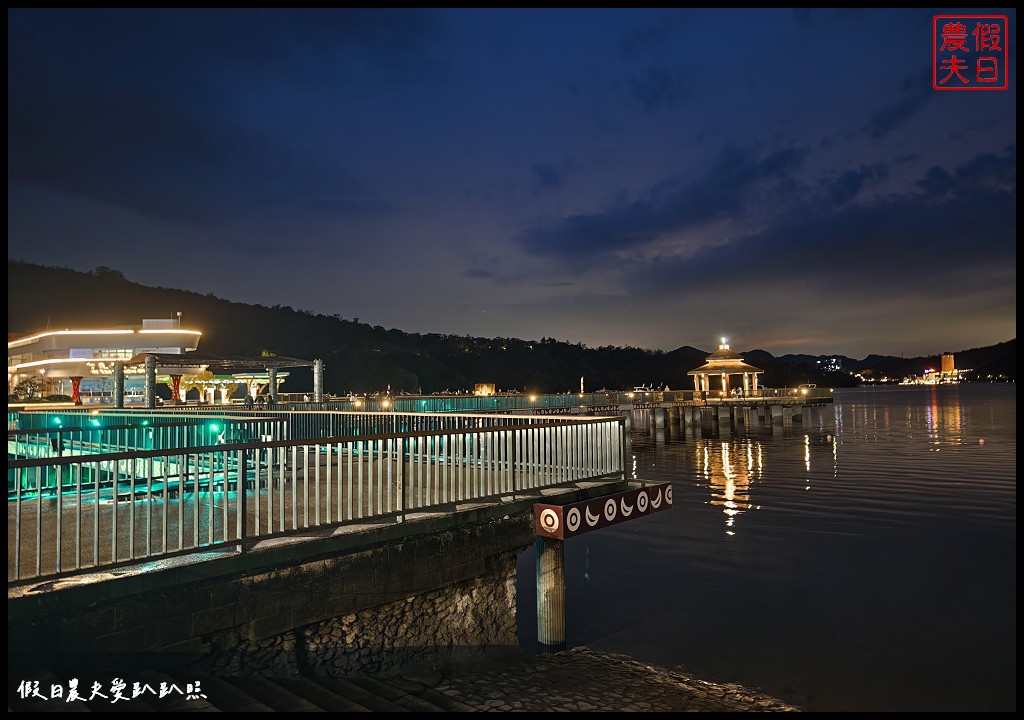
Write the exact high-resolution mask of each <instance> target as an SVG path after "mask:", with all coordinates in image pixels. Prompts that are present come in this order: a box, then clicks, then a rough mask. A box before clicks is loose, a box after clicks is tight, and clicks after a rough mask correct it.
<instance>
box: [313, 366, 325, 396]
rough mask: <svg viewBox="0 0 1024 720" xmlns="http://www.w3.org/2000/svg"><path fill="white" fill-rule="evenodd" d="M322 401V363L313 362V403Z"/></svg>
mask: <svg viewBox="0 0 1024 720" xmlns="http://www.w3.org/2000/svg"><path fill="white" fill-rule="evenodd" d="M323 401H324V361H323V360H314V361H313V402H316V403H321V402H323Z"/></svg>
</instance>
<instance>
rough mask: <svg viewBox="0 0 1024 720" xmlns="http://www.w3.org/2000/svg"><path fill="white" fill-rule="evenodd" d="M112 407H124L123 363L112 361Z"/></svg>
mask: <svg viewBox="0 0 1024 720" xmlns="http://www.w3.org/2000/svg"><path fill="white" fill-rule="evenodd" d="M114 407H115V408H117V409H119V410H120V409H121V408H123V407H124V363H119V362H118V363H114Z"/></svg>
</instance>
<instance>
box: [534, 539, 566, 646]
mask: <svg viewBox="0 0 1024 720" xmlns="http://www.w3.org/2000/svg"><path fill="white" fill-rule="evenodd" d="M533 546H534V550H535V552H536V556H537V641H538V642H539V643H540V647H541V650H542V651H544V652H558V651H560V650H564V649H565V543H564V541H562V540H555V539H552V538H544V537H536V538H534V541H533Z"/></svg>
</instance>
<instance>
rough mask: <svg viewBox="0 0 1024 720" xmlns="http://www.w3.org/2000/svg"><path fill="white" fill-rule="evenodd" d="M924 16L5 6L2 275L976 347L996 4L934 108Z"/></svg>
mask: <svg viewBox="0 0 1024 720" xmlns="http://www.w3.org/2000/svg"><path fill="white" fill-rule="evenodd" d="M951 12H956V11H955V10H954V11H950V10H908V9H895V10H880V9H875V10H828V9H822V10H792V9H790V10H750V9H744V10H663V9H646V10H627V9H612V10H600V9H597V10H595V9H585V10H529V9H528V10H519V9H506V10H488V9H481V10H433V9H425V10H344V9H342V10H298V11H289V10H281V9H277V10H232V11H228V10H206V11H196V10H187V11H179V10H8V96H7V97H8V110H7V115H8V191H7V192H8V205H9V208H8V257H9V258H10V259H15V260H22V261H26V262H33V263H40V264H44V265H55V266H61V267H73V268H76V269H80V270H93V269H95V268H96V267H100V266H106V267H110V268H114V269H116V270H120V271H121V272H123V273H124V274H125V276H126V277H127V278H128V279H129V280H132V281H135V282H139V283H142V284H145V285H153V286H162V287H169V288H180V289H185V290H193V291H196V292H200V293H204V294H205V293H212V294H214V295H217V296H219V297H223V298H225V299H228V300H233V301H236V302H244V303H255V304H261V305H268V306H271V305H287V306H291V307H293V308H295V309H302V310H309V311H313V312H318V313H326V314H332V315H333V314H339V315H341V316H343V317H345V318H349V319H351V318H355V317H358V318H359V319H360V321H361V322H367V323H370V324H371V325H382V326H384V327H386V328H398V329H400V330H404V331H408V332H440V333H456V334H470V335H475V336H484V337H497V336H502V337H518V338H523V339H539V338H541V337H544V336H548V337H554V338H556V339H558V340H566V341H569V342H583V343H584V344H586V345H588V346H591V347H598V346H602V345H635V346H639V347H647V348H662V349H666V350H669V349H673V348H676V347H679V346H682V345H693V346H696V347H700V348H705V349H709V350H713V349H714V347H715V346H716V344H717V342H718V339H719V337H721V336H726V337H728V338H729V341H730V344H731V345H732V347H733V349H736V350H740V351H743V350H749V349H754V348H759V349H764V350H768V351H769V352H773V353H775V354H784V353H790V352H808V353H813V354H819V353H841V354H844V355H848V356H852V357H858V358H860V357H863V356H865V355H867V354H869V353H881V354H887V355H900V354H905V355H907V356H917V355H933V354H938V353H941V352H946V351H951V352H955V351H957V350H962V349H967V348H972V347H979V346H984V345H991V344H995V343H999V342H1003V341H1006V340H1010V339H1012V338H1015V337H1016V328H1017V325H1016V318H1017V315H1016V296H1017V290H1016V288H1017V267H1016V265H1017V255H1016V237H1015V236H1016V191H1017V181H1016V156H1017V153H1016V120H1017V118H1016V115H1017V109H1016V108H1017V101H1016V98H1017V94H1016V37H1017V35H1016V12H1015V11H1014V10H1012V9H995V10H987V11H986V10H978V9H973V10H971V11H970V13H971V14H975V15H977V14H982V13H985V12H989V13H997V14H1006V15H1008V16H1009V25H1010V27H1009V33H1008V35H1009V38H1008V43H1007V45H1008V54H1009V62H1008V65H1009V68H1008V72H1009V89H1007V90H1005V91H977V92H942V91H937V90H934V89H933V87H932V73H933V68H932V64H933V57H932V18H933V16H934V15H936V14H949V13H951ZM965 12H966V11H965ZM173 310H174V308H171V309H169V313H170V312H172V311H173ZM137 320H138V318H135V317H132V316H131V310H130V308H126V317H125V322H133V321H137ZM192 321H193V322H194V323H195V324H196V325H198V326H201V325H202V319H201V318H192Z"/></svg>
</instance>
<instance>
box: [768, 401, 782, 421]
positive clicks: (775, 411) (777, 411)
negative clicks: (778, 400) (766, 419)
mask: <svg viewBox="0 0 1024 720" xmlns="http://www.w3.org/2000/svg"><path fill="white" fill-rule="evenodd" d="M770 410H771V415H772V422H773V423H781V422H782V406H781V405H772V406H771V408H770Z"/></svg>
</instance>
